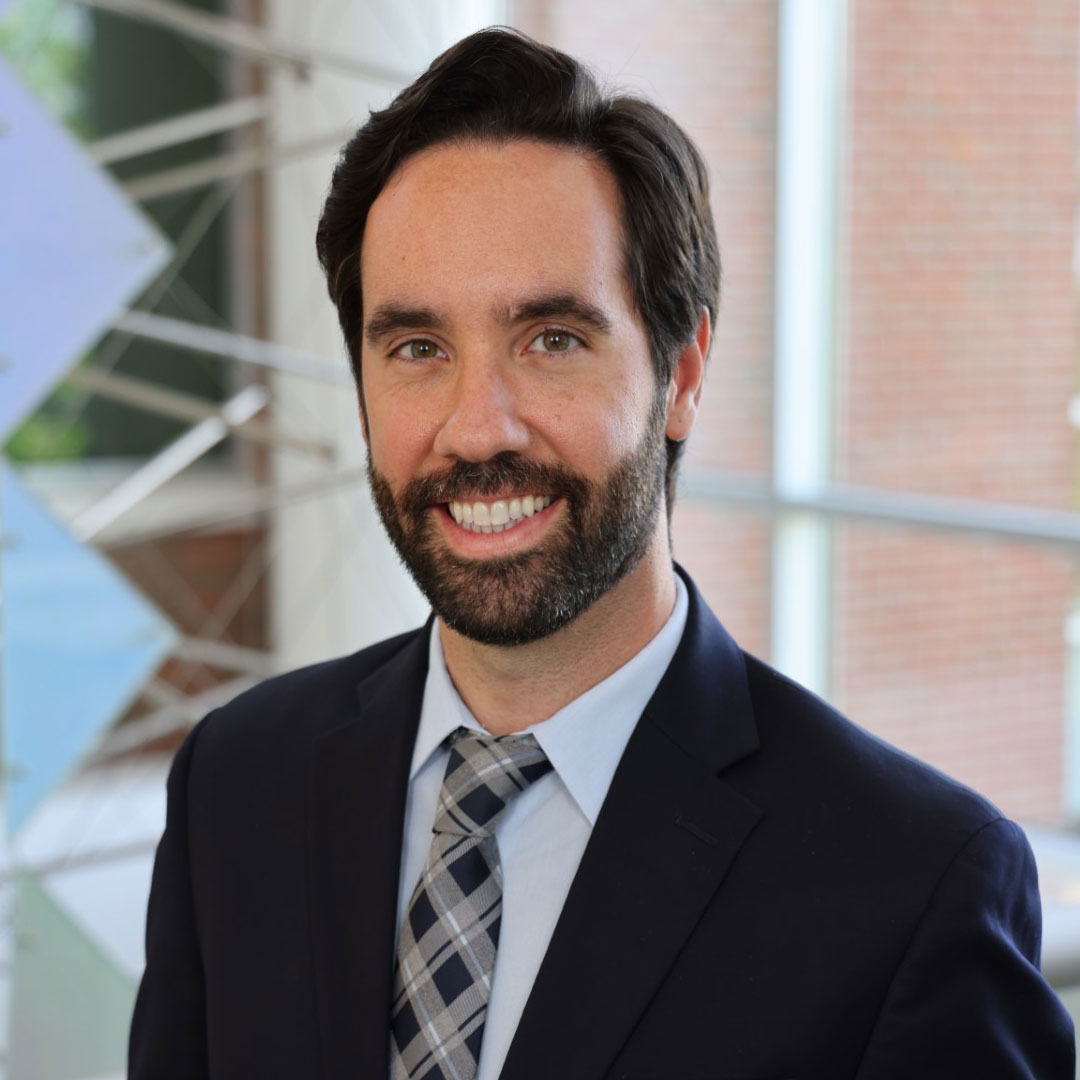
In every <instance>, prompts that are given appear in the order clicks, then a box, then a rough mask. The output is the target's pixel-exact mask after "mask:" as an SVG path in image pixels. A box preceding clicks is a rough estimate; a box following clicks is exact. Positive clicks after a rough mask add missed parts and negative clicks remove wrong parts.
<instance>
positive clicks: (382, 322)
mask: <svg viewBox="0 0 1080 1080" xmlns="http://www.w3.org/2000/svg"><path fill="white" fill-rule="evenodd" d="M420 327H426V328H427V329H429V330H444V329H445V328H446V327H445V320H444V319H443V318H442V317H441V316H440V315H439V314H438V312H435V311H432V309H431V308H425V307H409V306H407V305H405V304H394V303H389V304H382V305H380V306H379V307H377V308H376V309H375V310H374V312H372V315H371V318H370V319H368V321H367V323H366V325H365V326H364V337H366V338H367V341H368V344H369V345H372V346H374V345H377V344H378V343H379V342H380V341H382V340H383V339H384V338H387V337H389V336H390V335H391V334H396V333H397V332H398V331H399V330H417V329H419V328H420Z"/></svg>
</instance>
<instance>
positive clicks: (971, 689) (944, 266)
mask: <svg viewBox="0 0 1080 1080" xmlns="http://www.w3.org/2000/svg"><path fill="white" fill-rule="evenodd" d="M852 12H853V22H852V28H851V31H852V36H851V42H852V51H851V87H850V89H851V97H850V102H851V117H850V122H851V129H850V143H849V154H850V158H849V174H848V190H847V194H846V222H847V230H848V243H849V247H848V253H847V279H848V280H847V288H848V291H849V306H848V315H847V319H846V331H847V342H846V346H847V348H846V356H845V357H844V361H843V365H842V369H841V378H840V379H839V380H838V385H839V396H838V442H837V451H836V466H837V475H838V477H839V478H840V479H844V480H847V481H850V482H854V483H859V484H872V485H877V486H881V487H885V488H894V489H902V490H911V491H922V492H932V493H937V494H944V495H957V496H964V497H970V498H981V499H990V500H998V501H1003V502H1012V503H1026V504H1036V505H1041V506H1051V507H1061V508H1068V507H1069V506H1071V502H1072V485H1073V477H1074V453H1075V450H1074V439H1073V434H1072V431H1071V429H1070V427H1069V425H1068V422H1067V419H1066V409H1067V406H1068V402H1069V398H1070V396H1071V395H1072V393H1073V390H1074V385H1075V370H1074V369H1075V348H1076V332H1075V329H1076V328H1075V308H1074V303H1075V301H1074V295H1075V291H1074V285H1073V275H1072V269H1071V262H1072V248H1073V222H1074V217H1075V213H1076V160H1075V153H1076V141H1075V126H1076V116H1077V110H1076V80H1077V58H1076V42H1077V26H1076V20H1077V7H1076V5H1075V4H1072V3H1064V2H1062V3H1041V4H1015V3H1008V2H1004V0H993V2H990V0H952V2H950V3H947V4H942V3H939V2H937V0H908V2H902V0H858V2H857V3H855V4H853V5H852ZM836 569H837V578H836V581H837V590H836V597H835V610H836V638H835V683H834V694H833V696H834V698H835V699H836V700H837V702H838V704H840V705H841V707H843V708H844V709H845V710H847V711H848V712H849V714H850V715H852V716H853V717H855V718H857V719H859V720H860V721H862V722H863V723H865V724H867V725H869V726H871V727H872V728H874V730H877V731H880V732H881V733H882V734H883V735H885V736H886V737H887V738H890V739H891V740H892V741H894V742H897V743H899V744H900V745H901V746H903V747H905V748H907V749H910V750H911V751H913V752H914V753H916V754H918V755H919V756H922V757H926V758H928V759H929V760H931V761H933V762H934V763H935V764H938V765H939V766H941V767H942V768H943V769H945V770H946V771H948V772H950V773H953V774H954V775H957V776H959V777H960V778H962V779H964V780H966V781H968V782H970V783H972V784H973V785H975V786H977V787H979V788H980V789H982V790H983V791H985V792H986V793H987V794H988V795H990V796H991V797H992V798H994V799H995V800H996V801H998V802H999V803H1000V804H1001V806H1002V807H1003V809H1005V810H1006V811H1007V812H1008V813H1011V814H1014V815H1019V816H1021V817H1025V818H1027V819H1043V820H1054V819H1057V818H1058V817H1060V813H1061V810H1060V807H1061V803H1062V792H1061V781H1062V776H1061V764H1060V761H1061V746H1062V738H1063V720H1064V709H1065V702H1064V690H1065V675H1064V670H1065V656H1064V649H1065V645H1064V638H1063V624H1064V620H1065V617H1066V615H1067V613H1068V610H1069V608H1070V600H1071V595H1072V590H1073V581H1074V564H1073V563H1072V562H1070V560H1068V559H1066V558H1064V557H1061V556H1058V555H1054V554H1047V553H1045V552H1040V551H1034V550H1032V549H1030V548H1025V547H1021V546H1018V545H1011V544H1004V543H1000V542H989V541H987V542H983V541H978V540H970V539H958V538H949V539H945V538H941V537H937V536H927V535H926V534H919V533H905V532H892V531H890V532H886V531H883V530H881V529H880V528H867V527H850V528H846V529H843V530H840V531H839V532H838V535H837V544H836Z"/></svg>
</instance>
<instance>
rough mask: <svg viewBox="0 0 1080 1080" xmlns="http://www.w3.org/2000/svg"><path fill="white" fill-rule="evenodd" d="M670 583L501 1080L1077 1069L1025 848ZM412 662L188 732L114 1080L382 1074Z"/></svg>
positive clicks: (319, 685) (415, 683)
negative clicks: (126, 1049) (666, 647)
mask: <svg viewBox="0 0 1080 1080" xmlns="http://www.w3.org/2000/svg"><path fill="white" fill-rule="evenodd" d="M688 587H689V593H690V608H689V615H688V622H687V628H686V631H685V634H684V636H683V639H682V642H681V644H680V645H679V648H678V651H677V652H676V654H675V657H674V659H673V660H672V663H671V665H670V667H669V669H668V671H667V673H666V674H665V675H664V678H663V680H662V681H661V683H660V685H659V686H658V688H657V690H656V693H655V694H654V695H653V697H652V699H651V700H650V702H649V704H648V706H647V707H646V709H645V712H644V713H643V715H642V717H641V720H640V722H639V723H638V725H637V727H636V728H635V730H634V733H633V736H632V737H631V739H630V742H629V744H628V745H627V748H626V752H625V754H624V755H623V758H622V760H621V762H620V764H619V767H618V769H617V770H616V773H615V776H614V779H613V781H612V785H611V789H610V791H609V793H608V796H607V799H606V800H605V802H604V805H603V808H602V810H601V812H600V815H599V817H598V819H597V822H596V827H595V829H594V830H593V833H592V837H591V838H590V840H589V844H588V847H587V848H586V851H585V854H584V857H583V858H582V861H581V865H580V868H579V870H578V873H577V876H576V877H575V878H574V881H573V884H572V886H571V889H570V893H569V895H568V896H567V899H566V903H565V906H564V908H563V911H562V914H561V916H560V918H559V922H558V925H557V927H556V929H555V933H554V936H553V938H552V940H551V943H550V945H549V947H548V950H547V953H546V955H545V957H544V960H543V963H542V965H541V967H540V970H539V973H538V975H537V978H536V982H535V984H534V987H533V990H532V994H531V996H530V998H529V1000H528V1003H527V1005H526V1008H525V1011H524V1014H523V1015H522V1018H521V1022H520V1024H519V1026H518V1030H517V1033H516V1036H515V1038H514V1041H513V1043H512V1045H511V1047H510V1051H509V1055H508V1057H507V1059H506V1063H505V1066H504V1068H503V1071H502V1077H503V1078H504V1080H599V1078H601V1077H606V1078H610V1080H615V1078H619V1080H707V1078H712V1080H799V1078H801V1080H809V1078H814V1080H841V1078H853V1080H938V1078H940V1080H946V1078H948V1080H957V1078H967V1077H971V1078H978V1080H991V1078H995V1080H996V1078H1021V1077H1028V1078H1030V1077H1038V1078H1040V1080H1073V1076H1074V1048H1073V1033H1072V1024H1071V1022H1070V1020H1069V1017H1068V1015H1067V1014H1066V1013H1065V1011H1064V1010H1063V1009H1062V1007H1061V1005H1060V1003H1059V1002H1058V1000H1057V998H1056V997H1055V995H1054V993H1053V992H1052V990H1051V989H1050V987H1049V986H1048V985H1047V984H1046V982H1045V981H1044V980H1043V979H1042V977H1041V975H1040V974H1039V969H1038V964H1039V939H1040V913H1039V900H1038V893H1037V887H1036V877H1035V867H1034V864H1033V861H1032V856H1031V851H1030V849H1029V847H1028V844H1027V842H1026V840H1025V838H1024V836H1023V833H1022V832H1021V831H1020V829H1019V828H1017V826H1016V825H1014V824H1012V823H1011V822H1009V821H1008V820H1006V819H1005V818H1004V817H1003V816H1002V815H1001V814H1000V813H999V812H998V811H997V810H996V809H995V808H994V807H993V806H991V805H990V804H989V803H988V802H986V801H985V800H984V799H982V798H981V797H980V796H978V795H976V794H974V793H973V792H972V791H970V790H969V789H967V788H965V787H963V786H961V785H960V784H958V783H956V782H954V781H952V780H950V779H948V778H947V777H945V776H943V775H941V774H940V773H938V772H936V771H934V770H933V769H931V768H929V767H928V766H926V765H924V764H922V763H920V762H918V761H915V760H914V759H912V758H910V757H908V756H906V755H905V754H903V753H901V752H899V751H897V750H896V749H894V748H892V747H890V746H888V745H886V744H884V743H883V742H881V741H879V740H878V739H876V738H874V737H873V736H872V735H870V734H868V733H867V732H865V731H863V730H861V729H859V728H858V727H856V726H854V725H853V724H851V723H849V722H848V721H847V720H845V719H844V718H843V717H841V716H840V715H838V714H837V713H836V712H835V711H834V710H833V709H831V708H830V707H829V706H828V705H826V704H824V703H823V702H822V701H820V700H819V699H817V698H816V697H814V696H813V695H811V694H810V693H808V692H807V691H806V690H804V689H802V688H801V687H799V686H797V685H795V684H794V683H792V682H790V681H789V680H787V679H785V678H784V677H783V676H781V675H779V674H777V672H775V671H773V670H772V669H770V668H769V667H768V666H766V665H765V664H763V663H761V662H760V661H758V660H756V659H754V658H753V657H751V656H749V655H747V654H745V653H744V652H742V650H740V649H739V647H738V646H737V645H736V644H735V643H734V641H733V640H732V639H731V638H730V637H729V636H728V634H727V633H726V632H725V631H724V629H723V628H722V627H721V625H720V624H719V622H717V620H716V618H715V617H714V616H713V614H712V612H710V611H709V609H708V608H707V606H706V605H705V603H704V602H703V601H702V599H701V597H700V595H699V594H698V593H697V591H696V590H695V589H694V587H693V585H692V584H690V583H689V582H688ZM429 625H430V624H429ZM426 665H427V632H426V631H425V630H418V631H414V632H412V633H410V634H405V635H402V636H400V637H396V638H393V639H391V640H389V641H385V642H382V643H380V644H378V645H375V646H372V647H371V648H368V649H364V650H363V651H361V652H359V653H356V654H355V655H353V656H349V657H345V658H343V659H339V660H334V661H331V662H329V663H324V664H320V665H318V666H315V667H311V668H306V669H304V670H301V671H296V672H293V673H291V674H288V675H284V676H281V677H279V678H276V679H273V680H270V681H268V682H266V683H263V684H261V685H260V686H258V687H256V688H254V689H253V690H251V691H249V692H247V693H245V694H243V695H242V696H241V697H239V698H237V699H236V700H235V701H233V702H232V703H231V704H229V705H227V706H225V707H224V708H222V709H220V710H217V711H216V712H214V713H211V714H210V715H209V716H208V717H206V718H205V719H204V720H203V721H202V722H201V723H200V724H199V725H198V726H197V727H196V728H195V729H194V730H193V731H192V732H191V734H190V735H189V737H188V738H187V740H186V741H185V743H184V744H183V746H182V747H181V749H180V751H179V752H178V753H177V756H176V760H175V763H174V765H173V768H172V772H171V775H170V779H169V802H168V819H167V826H166V830H165V834H164V836H163V838H162V840H161V845H160V847H159V849H158V854H157V860H156V863H155V869H154V879H153V886H152V891H151V896H150V907H149V914H148V922H147V968H146V973H145V975H144V977H143V981H142V985H141V987H140V990H139V997H138V1003H137V1005H136V1009H135V1016H134V1021H133V1025H132V1032H131V1055H130V1074H129V1075H130V1076H131V1077H132V1078H133V1080H172V1078H175V1080H181V1078H182V1080H197V1078H198V1080H202V1078H213V1080H231V1078H237V1080H240V1078H242V1080H255V1078H257V1080H274V1078H279V1077H280V1078H281V1080H298V1078H307V1077H312V1078H316V1077H317V1078H322V1080H376V1078H377V1080H384V1078H385V1077H386V1076H387V1075H388V1050H389V1038H390V1036H389V1026H388V1025H389V1020H388V1017H389V996H390V986H391V974H392V968H393V949H394V939H395V930H396V927H395V919H396V909H397V891H398V874H399V863H400V858H401V844H402V826H403V816H404V808H405V798H406V793H407V787H408V772H409V765H410V760H411V755H412V747H413V740H414V737H415V733H416V728H417V723H418V720H419V713H420V705H421V699H422V695H423V689H424V679H425V674H426Z"/></svg>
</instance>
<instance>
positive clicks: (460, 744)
mask: <svg viewBox="0 0 1080 1080" xmlns="http://www.w3.org/2000/svg"><path fill="white" fill-rule="evenodd" d="M451 739H452V740H453V741H452V742H451V744H450V760H449V761H448V762H447V763H446V777H445V778H444V780H443V786H442V791H441V792H439V809H438V811H437V812H436V814H435V824H434V826H433V829H434V831H435V832H438V833H455V834H457V835H459V836H490V835H491V833H492V830H493V829H494V828H495V822H496V821H498V819H499V816H500V815H501V814H502V812H503V811H504V810H505V809H506V806H507V804H508V803H509V802H510V800H511V799H512V798H513V797H514V796H515V795H517V794H518V793H519V792H521V791H524V790H525V788H527V787H528V786H529V785H530V784H531V783H532V782H533V781H534V780H539V779H540V777H541V776H543V775H544V774H545V773H547V772H550V770H551V762H550V761H548V759H547V758H546V757H545V756H544V751H543V750H541V749H540V746H539V744H538V743H537V741H536V739H535V738H534V737H533V736H532V735H487V734H483V733H481V732H478V731H469V730H467V729H466V728H458V729H457V731H455V732H454V734H453V735H452V736H451Z"/></svg>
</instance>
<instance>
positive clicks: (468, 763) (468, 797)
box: [390, 728, 551, 1080]
mask: <svg viewBox="0 0 1080 1080" xmlns="http://www.w3.org/2000/svg"><path fill="white" fill-rule="evenodd" d="M451 739H452V742H451V746H450V760H449V762H448V763H447V766H446V778H445V779H444V780H443V786H442V791H441V792H440V794H439V807H438V810H437V811H436V814H435V824H434V826H433V830H434V833H435V835H434V837H433V838H432V841H431V850H430V851H429V852H428V858H427V863H426V864H425V865H424V872H423V874H421V875H420V882H419V884H418V885H417V886H416V891H415V892H414V893H413V895H412V899H411V900H410V901H409V907H408V911H407V912H406V915H405V922H404V924H403V925H402V928H401V940H400V941H399V942H398V952H397V966H396V968H395V970H394V992H393V1005H392V1007H391V1013H390V1016H391V1021H390V1027H391V1032H392V1034H391V1039H390V1076H391V1078H392V1080H473V1078H474V1077H475V1076H476V1066H477V1062H478V1061H479V1058H480V1043H481V1041H482V1039H483V1036H484V1021H485V1020H486V1019H487V1006H488V996H489V994H490V992H491V977H492V974H493V973H494V970H495V950H496V949H497V948H498V944H499V923H500V921H501V916H502V869H501V867H500V865H499V849H498V846H497V845H496V843H495V835H494V828H495V823H496V822H497V821H498V819H499V817H500V815H501V814H502V813H503V811H504V810H505V809H506V806H507V804H508V803H509V802H510V800H511V799H512V798H513V797H514V796H515V795H517V794H518V793H519V792H521V791H523V790H524V789H525V788H526V787H528V786H529V784H531V783H532V782H533V781H534V780H538V779H539V778H540V777H541V776H543V775H544V774H545V773H546V772H548V771H549V770H550V769H551V762H549V761H548V759H547V758H546V757H545V756H544V752H543V751H542V750H541V749H540V747H539V746H538V745H537V742H536V739H535V738H533V736H532V735H502V736H494V735H487V734H482V733H480V732H475V731H468V730H466V729H465V728H458V730H457V731H456V732H454V734H453V735H452V736H451Z"/></svg>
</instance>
